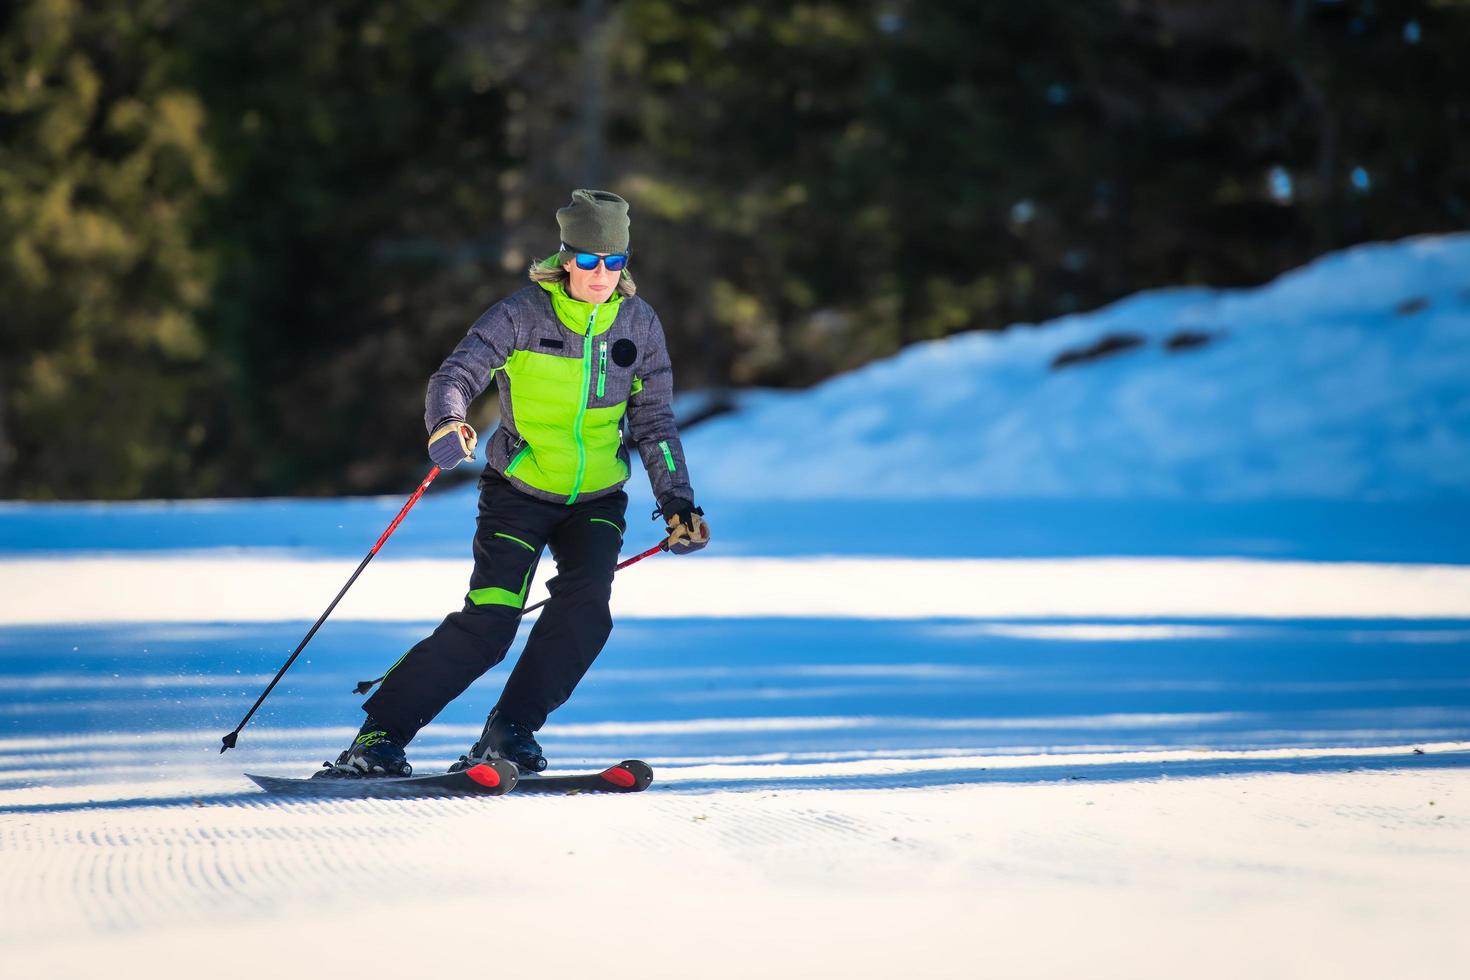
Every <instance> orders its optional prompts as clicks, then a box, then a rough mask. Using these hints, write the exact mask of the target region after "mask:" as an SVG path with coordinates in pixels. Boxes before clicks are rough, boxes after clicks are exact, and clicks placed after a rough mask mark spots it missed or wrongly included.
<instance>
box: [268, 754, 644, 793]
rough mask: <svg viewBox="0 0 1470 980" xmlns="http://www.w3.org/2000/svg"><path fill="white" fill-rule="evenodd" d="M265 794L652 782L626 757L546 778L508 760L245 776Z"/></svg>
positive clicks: (633, 786) (607, 788)
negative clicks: (459, 766)
mask: <svg viewBox="0 0 1470 980" xmlns="http://www.w3.org/2000/svg"><path fill="white" fill-rule="evenodd" d="M245 776H246V778H247V779H250V780H252V781H253V782H254V783H255V784H256V785H257V786H259V787H260V788H261V789H263V790H265V791H266V792H267V793H275V794H277V795H282V796H301V797H332V798H343V797H346V798H350V799H403V798H408V797H415V796H504V795H505V794H506V793H509V792H511V791H512V790H514V791H515V792H517V793H562V794H570V793H641V792H642V791H643V790H645V789H647V788H648V784H649V783H651V782H653V769H652V768H651V767H650V766H649V765H648V763H646V762H641V761H639V760H637V759H627V760H625V761H623V762H619V763H618V764H617V765H615V766H609V767H608V768H606V769H603V770H602V771H600V772H584V773H567V774H553V775H549V776H548V775H543V774H540V773H523V772H521V771H520V769H518V768H517V767H516V764H515V763H514V762H511V761H510V760H508V759H487V760H485V761H484V762H481V763H479V764H478V765H474V766H471V767H470V768H468V769H465V770H464V771H462V772H441V773H434V774H431V775H428V776H379V777H361V778H344V779H285V778H282V777H280V776H261V775H257V774H256V773H252V772H247V773H246V774H245Z"/></svg>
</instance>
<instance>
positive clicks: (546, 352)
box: [317, 190, 709, 776]
mask: <svg viewBox="0 0 1470 980" xmlns="http://www.w3.org/2000/svg"><path fill="white" fill-rule="evenodd" d="M556 218H557V223H558V225H559V226H560V231H561V247H560V249H559V250H558V251H557V253H556V254H555V255H552V256H551V257H550V258H547V259H546V260H544V261H541V262H538V263H536V264H535V265H533V266H532V267H531V270H530V276H531V280H532V282H533V285H530V286H527V287H526V288H524V289H521V290H519V291H518V292H516V293H514V294H512V295H511V296H509V297H507V298H506V299H504V300H502V301H500V302H499V303H496V304H495V305H494V306H492V307H490V309H489V310H487V311H486V312H485V313H484V314H483V315H482V316H481V317H480V318H479V319H478V320H476V321H475V323H474V325H473V326H471V327H470V330H469V333H468V335H467V336H466V337H465V338H464V340H463V341H461V342H460V344H459V346H458V347H456V348H455V350H454V353H452V354H450V355H449V357H448V358H447V359H446V360H445V361H444V363H443V364H442V365H441V366H440V368H439V370H437V371H435V372H434V374H433V376H432V377H431V378H430V379H429V388H428V394H427V396H426V398H425V414H424V420H425V423H426V425H427V427H428V430H429V433H430V435H429V456H430V457H431V458H432V459H433V460H434V462H435V463H436V464H438V465H439V466H440V467H441V468H443V469H450V468H452V467H454V466H457V465H459V464H460V463H461V462H465V461H467V460H471V459H473V458H474V450H475V446H476V442H477V436H476V433H475V430H474V429H473V428H472V427H471V426H470V424H469V423H468V422H466V421H465V418H466V416H467V414H468V410H469V406H470V403H471V402H472V401H473V400H474V399H475V398H476V397H477V396H478V395H479V394H480V393H481V392H482V391H484V389H485V388H486V387H488V386H489V383H490V379H491V378H492V377H496V376H498V377H499V379H500V381H499V395H500V426H499V428H497V429H496V430H495V432H493V433H491V436H490V438H489V440H488V442H487V445H486V450H485V456H486V465H485V470H484V473H483V474H482V475H481V477H480V481H479V488H480V501H479V515H478V518H477V524H476V530H475V537H474V545H473V550H474V559H475V564H474V570H473V572H472V573H471V575H470V588H469V592H468V594H467V595H466V596H465V601H464V607H463V608H462V609H461V610H459V611H458V612H454V613H450V614H449V615H448V616H446V617H445V619H444V621H443V622H442V623H440V624H439V626H438V627H437V628H436V629H435V630H434V632H433V633H431V634H430V635H429V636H427V637H425V638H424V639H422V640H420V641H419V642H418V643H417V644H416V645H414V647H413V648H412V649H410V650H409V651H408V652H407V653H406V654H404V655H403V657H402V658H401V659H400V660H399V661H398V663H396V664H394V665H393V667H392V668H391V669H390V670H389V671H388V674H387V675H386V676H385V677H384V679H383V683H382V686H381V687H380V688H379V689H378V691H377V693H376V694H374V695H373V696H372V697H371V698H369V699H368V701H367V702H366V704H365V705H364V710H365V711H366V712H367V720H366V721H365V722H364V724H363V726H362V729H361V731H359V732H358V734H357V737H356V738H354V739H353V742H352V744H351V745H350V746H349V747H348V748H347V749H346V751H344V752H343V753H342V754H341V755H340V756H339V757H338V758H337V761H336V763H335V764H333V765H329V766H327V767H326V768H325V769H323V770H322V771H321V772H319V773H317V775H318V776H407V775H410V774H411V773H412V768H411V767H410V766H409V764H408V760H407V758H406V756H405V753H404V747H405V746H406V745H407V744H408V743H409V742H410V741H411V740H412V739H413V737H414V736H415V735H416V734H417V733H418V731H419V730H420V729H421V728H423V727H424V726H425V725H427V724H428V723H429V722H430V721H432V720H433V718H434V716H435V715H437V714H438V713H439V712H440V711H441V710H442V709H443V708H444V706H445V705H447V704H448V703H449V702H450V701H452V700H454V699H455V698H456V697H458V696H459V695H460V694H461V693H462V692H463V691H464V690H465V689H466V688H467V687H469V686H470V684H471V683H473V682H474V681H475V680H476V679H477V678H478V677H480V675H482V674H484V673H485V671H487V670H489V669H490V668H491V667H494V666H495V665H496V664H498V663H500V661H501V660H503V659H504V658H505V655H506V651H507V650H508V649H509V647H510V644H511V642H512V641H513V640H514V639H515V634H516V627H517V625H518V623H519V620H520V615H521V610H522V609H523V608H524V606H525V602H526V593H527V591H528V590H529V589H530V585H531V580H532V579H533V577H534V576H535V572H536V565H537V562H538V561H539V560H540V557H541V553H542V551H543V549H545V548H546V547H548V546H549V547H550V548H551V554H552V557H553V558H555V560H556V566H557V574H556V577H555V578H553V579H551V580H550V582H549V583H548V588H549V590H550V592H551V598H550V600H549V601H548V602H547V604H546V606H545V609H544V611H543V612H542V613H541V617H540V619H539V620H537V622H536V625H535V627H534V628H533V629H532V630H531V636H530V638H529V640H528V641H527V643H526V647H525V650H524V651H523V652H522V653H521V656H520V659H519V660H518V661H517V663H516V665H515V669H514V670H512V671H511V675H510V677H509V679H507V681H506V683H505V689H504V690H503V692H502V693H501V695H500V700H499V702H498V703H497V704H496V705H495V707H494V709H493V710H492V711H491V712H490V716H489V718H487V719H486V722H485V729H484V731H483V732H482V733H481V735H480V738H479V739H478V740H477V741H476V742H475V744H474V745H472V746H471V747H470V750H469V752H468V753H466V755H464V756H461V757H460V760H459V762H457V763H455V764H454V765H453V766H451V767H450V769H451V771H457V770H459V769H465V768H468V767H469V766H471V765H473V764H474V763H475V761H476V760H477V759H483V758H487V757H499V758H503V759H509V760H511V761H513V762H514V763H516V765H518V766H519V767H521V768H522V769H523V770H528V771H531V772H540V771H541V770H543V769H545V768H546V758H545V756H544V755H543V754H542V751H541V746H540V745H538V744H537V742H536V738H535V732H536V731H537V730H538V729H539V728H541V726H542V725H543V724H545V722H546V717H547V715H548V714H550V713H551V712H552V711H554V710H555V709H556V708H557V707H559V706H560V705H561V704H562V703H563V702H565V701H566V699H567V698H568V697H569V696H570V695H571V693H572V691H573V689H575V688H576V686H577V683H578V682H579V681H580V680H581V679H582V677H583V675H584V674H585V673H586V671H587V669H588V668H589V667H590V666H591V665H592V661H593V660H594V659H596V657H597V655H598V653H599V652H601V650H602V647H603V644H604V643H605V642H606V641H607V637H608V634H609V632H610V631H611V630H612V617H611V615H610V613H609V611H608V601H609V598H610V597H611V594H612V578H613V569H614V566H615V565H616V563H617V557H618V550H619V548H620V546H621V543H622V537H623V532H624V530H625V529H626V527H627V524H626V521H625V510H626V508H627V504H628V495H627V494H626V493H624V492H623V489H622V488H623V484H624V483H626V482H627V480H628V477H629V474H630V471H631V466H630V463H629V452H628V447H629V445H631V446H632V447H634V448H635V449H636V450H637V452H638V455H639V457H640V458H641V460H642V462H643V466H644V468H645V469H646V470H647V471H648V476H649V480H650V482H651V483H652V485H653V492H654V496H655V498H656V500H657V501H658V507H659V510H658V511H657V512H655V515H654V516H658V514H659V513H661V514H662V515H663V518H664V520H665V523H666V526H667V531H668V546H669V550H670V551H672V552H673V553H675V554H686V553H688V552H691V551H697V550H699V549H700V548H703V547H704V546H705V545H706V544H708V543H709V526H708V525H707V524H706V523H705V521H704V517H703V513H704V512H703V511H702V510H701V509H700V508H698V507H696V506H694V492H693V490H692V489H691V488H690V483H689V471H688V468H687V467H686V465H685V462H684V451H683V449H682V447H681V445H680V442H679V434H678V431H677V430H676V428H675V425H674V415H673V411H672V409H671V407H670V398H671V395H672V391H673V372H672V368H671V366H670V363H669V355H668V349H667V347H666V346H665V343H664V335H663V328H662V326H661V325H660V324H659V320H658V316H657V315H656V314H655V313H654V311H653V308H652V307H650V306H649V305H648V304H647V303H645V302H644V301H643V300H641V299H638V298H637V297H636V296H635V286H634V283H633V279H632V277H631V276H630V275H629V273H628V270H627V262H628V242H629V221H628V202H627V201H625V200H623V199H622V198H621V197H618V196H617V195H616V194H612V193H609V192H607V191H596V190H577V191H574V192H573V193H572V200H571V203H570V204H568V205H567V206H566V207H564V208H561V209H560V210H558V211H557V213H556Z"/></svg>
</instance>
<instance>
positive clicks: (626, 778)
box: [602, 766, 638, 789]
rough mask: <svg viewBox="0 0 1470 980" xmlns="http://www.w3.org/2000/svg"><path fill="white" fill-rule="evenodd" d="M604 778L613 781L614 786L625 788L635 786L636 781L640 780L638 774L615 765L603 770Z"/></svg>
mask: <svg viewBox="0 0 1470 980" xmlns="http://www.w3.org/2000/svg"><path fill="white" fill-rule="evenodd" d="M602 778H603V779H605V780H607V781H608V782H610V783H612V784H613V785H614V786H621V787H622V788H623V789H629V788H630V787H632V786H633V784H634V783H636V782H638V777H637V776H635V775H633V774H632V773H631V772H629V771H628V770H626V769H624V768H622V767H621V766H613V767H612V768H611V769H604V770H603V771H602Z"/></svg>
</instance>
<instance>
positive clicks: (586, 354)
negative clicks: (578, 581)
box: [567, 303, 602, 507]
mask: <svg viewBox="0 0 1470 980" xmlns="http://www.w3.org/2000/svg"><path fill="white" fill-rule="evenodd" d="M601 305H602V304H600V303H599V304H598V306H601ZM596 323H597V306H594V307H592V315H591V316H589V317H587V334H586V336H584V337H583V338H582V399H581V403H580V404H579V405H578V406H577V421H576V422H575V423H573V425H572V438H574V439H575V440H576V442H577V478H576V479H575V480H573V481H572V495H571V496H570V497H568V498H567V506H568V507H570V506H572V504H574V503H576V502H577V496H578V495H579V494H580V493H581V492H582V477H583V476H584V475H585V474H586V472H587V443H586V442H584V441H583V439H582V419H583V418H585V417H586V415H587V401H588V400H589V399H590V398H591V397H592V328H593V326H594V325H595V324H596Z"/></svg>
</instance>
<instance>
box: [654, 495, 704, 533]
mask: <svg viewBox="0 0 1470 980" xmlns="http://www.w3.org/2000/svg"><path fill="white" fill-rule="evenodd" d="M693 514H698V515H699V516H700V517H703V516H704V508H703V507H696V506H694V501H692V500H685V499H684V498H683V497H675V498H674V499H673V500H670V501H669V502H668V503H666V504H664V505H663V507H662V508H655V510H654V512H653V513H652V514H649V515H648V519H649V520H651V521H656V520H658V519H659V518H660V517H662V518H663V519H664V523H665V524H667V523H668V522H669V521H671V520H673V519H674V518H675V517H676V516H677V517H679V518H680V519H681V520H682V521H683V522H684V526H685V527H688V526H689V524H690V523H691V522H690V520H689V518H690V516H691V515H693Z"/></svg>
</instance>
